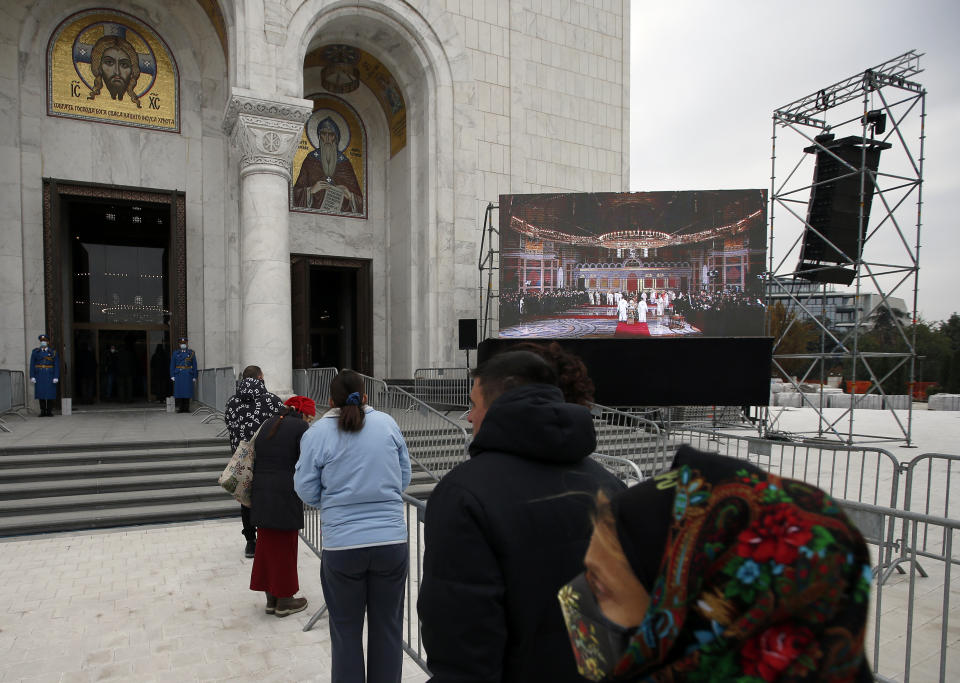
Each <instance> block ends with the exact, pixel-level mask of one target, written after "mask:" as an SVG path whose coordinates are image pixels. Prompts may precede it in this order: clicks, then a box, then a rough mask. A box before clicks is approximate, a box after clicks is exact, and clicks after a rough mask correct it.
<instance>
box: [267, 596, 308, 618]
mask: <svg viewBox="0 0 960 683" xmlns="http://www.w3.org/2000/svg"><path fill="white" fill-rule="evenodd" d="M305 609H307V599H306V598H277V604H276V607H275V608H274V612H273V613H274V614H276V615H277V616H278V617H285V616H287V615H288V614H293V613H294V612H302V611H303V610H305Z"/></svg>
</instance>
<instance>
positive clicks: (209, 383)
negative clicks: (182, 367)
mask: <svg viewBox="0 0 960 683" xmlns="http://www.w3.org/2000/svg"><path fill="white" fill-rule="evenodd" d="M236 391H237V375H236V374H235V373H234V371H233V368H232V367H228V368H209V369H204V370H200V371H198V372H197V386H196V391H195V392H194V400H195V401H196V402H197V403H199V404H200V407H199V408H197V409H196V410H195V411H193V414H194V415H199V414H200V413H209V414H208V415H207V416H206V417H205V418H203V420H202V422H203V423H204V424H206V423H208V422H212V421H214V420H223V413H224V411H225V410H226V409H227V401H228V400H229V399H230V397H231V396H233V395H234V394H235V393H236ZM226 432H227V430H226V429H224V430H223V431H222V432H221V434H226Z"/></svg>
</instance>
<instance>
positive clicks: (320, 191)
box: [293, 117, 363, 213]
mask: <svg viewBox="0 0 960 683" xmlns="http://www.w3.org/2000/svg"><path fill="white" fill-rule="evenodd" d="M317 139H318V143H317V148H316V149H315V150H313V151H312V152H310V154H308V155H307V157H306V158H305V159H304V160H303V165H302V166H301V167H300V175H299V176H298V177H297V183H296V185H294V186H293V201H294V205H295V206H305V207H309V208H311V209H321V208H324V209H326V210H329V209H330V206H329V203H328V204H327V206H324V200H325V199H326V198H327V193H328V192H333V193H335V195H334V196H336V194H339V193H343V198H342V199H341V201H340V206H339V207H334V210H337V209H339V211H340V212H349V213H362V212H363V191H362V190H361V189H360V182H359V181H358V180H357V174H356V173H354V170H353V165H352V164H351V163H350V160H349V159H347V157H346V155H345V154H344V153H343V152H341V151H340V150H339V145H340V128H339V126H337V124H336V123H335V122H334V121H333V119H331V118H330V117H327V118H325V119H323V120H322V121H320V123H319V124H317Z"/></svg>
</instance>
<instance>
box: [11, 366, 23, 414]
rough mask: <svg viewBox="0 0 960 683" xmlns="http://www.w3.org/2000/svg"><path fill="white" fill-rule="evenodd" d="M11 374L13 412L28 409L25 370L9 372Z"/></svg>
mask: <svg viewBox="0 0 960 683" xmlns="http://www.w3.org/2000/svg"><path fill="white" fill-rule="evenodd" d="M7 372H9V373H10V393H11V404H12V405H11V410H12V411H17V410H20V409H22V408H26V407H27V384H26V377H25V375H24V372H23V370H7Z"/></svg>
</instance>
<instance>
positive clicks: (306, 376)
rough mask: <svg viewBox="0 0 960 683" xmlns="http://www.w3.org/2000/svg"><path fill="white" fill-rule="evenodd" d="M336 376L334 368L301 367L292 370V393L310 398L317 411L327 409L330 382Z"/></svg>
mask: <svg viewBox="0 0 960 683" xmlns="http://www.w3.org/2000/svg"><path fill="white" fill-rule="evenodd" d="M336 376H337V369H336V368H303V369H299V370H294V371H293V393H295V394H298V395H300V396H306V397H307V398H312V399H313V400H314V402H316V404H317V409H318V411H320V412H322V411H324V410H326V409H327V405H328V404H329V401H330V382H332V381H333V378H334V377H336Z"/></svg>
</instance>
